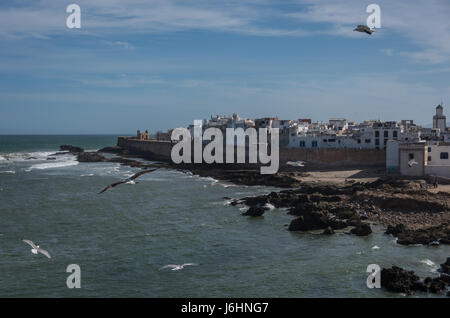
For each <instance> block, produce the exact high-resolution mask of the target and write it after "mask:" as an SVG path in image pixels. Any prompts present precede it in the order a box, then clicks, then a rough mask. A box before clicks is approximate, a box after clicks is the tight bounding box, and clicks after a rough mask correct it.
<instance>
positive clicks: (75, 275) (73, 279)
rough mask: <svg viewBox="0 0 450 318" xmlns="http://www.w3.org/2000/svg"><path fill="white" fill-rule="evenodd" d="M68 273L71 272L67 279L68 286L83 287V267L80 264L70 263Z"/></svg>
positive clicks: (71, 287)
mask: <svg viewBox="0 0 450 318" xmlns="http://www.w3.org/2000/svg"><path fill="white" fill-rule="evenodd" d="M66 272H67V273H71V274H70V275H69V276H68V277H67V280H66V285H67V288H70V289H73V288H81V268H80V265H78V264H70V265H69V266H67V268H66Z"/></svg>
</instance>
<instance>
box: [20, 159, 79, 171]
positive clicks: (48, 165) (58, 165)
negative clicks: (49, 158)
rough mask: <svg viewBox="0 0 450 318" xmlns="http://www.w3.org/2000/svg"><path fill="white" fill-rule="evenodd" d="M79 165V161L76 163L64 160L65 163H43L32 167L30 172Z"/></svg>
mask: <svg viewBox="0 0 450 318" xmlns="http://www.w3.org/2000/svg"><path fill="white" fill-rule="evenodd" d="M77 164H78V161H75V160H64V161H58V162H52V163H41V164H36V165H32V166H31V167H30V169H29V170H34V169H36V170H46V169H53V168H64V167H70V166H76V165H77ZM27 171H28V170H27Z"/></svg>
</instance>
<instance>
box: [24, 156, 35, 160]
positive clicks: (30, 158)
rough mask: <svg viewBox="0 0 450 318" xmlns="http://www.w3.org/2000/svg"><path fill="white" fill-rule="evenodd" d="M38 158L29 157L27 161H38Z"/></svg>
mask: <svg viewBox="0 0 450 318" xmlns="http://www.w3.org/2000/svg"><path fill="white" fill-rule="evenodd" d="M36 159H37V158H36V157H28V158H27V159H26V160H36Z"/></svg>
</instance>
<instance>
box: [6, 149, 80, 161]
mask: <svg viewBox="0 0 450 318" xmlns="http://www.w3.org/2000/svg"><path fill="white" fill-rule="evenodd" d="M54 153H55V152H54V151H35V152H13V153H9V154H8V155H7V158H8V160H9V161H11V162H23V161H38V160H47V158H48V156H50V155H52V154H54ZM71 156H72V155H71ZM3 158H5V157H3Z"/></svg>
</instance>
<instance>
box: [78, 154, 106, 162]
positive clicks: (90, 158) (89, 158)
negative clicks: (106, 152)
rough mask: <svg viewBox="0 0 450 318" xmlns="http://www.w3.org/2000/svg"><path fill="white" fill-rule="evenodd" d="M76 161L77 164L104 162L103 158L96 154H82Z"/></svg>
mask: <svg viewBox="0 0 450 318" xmlns="http://www.w3.org/2000/svg"><path fill="white" fill-rule="evenodd" d="M77 160H78V161H79V162H102V161H105V157H103V156H102V155H100V154H99V153H97V152H82V153H80V154H79V155H78V158H77Z"/></svg>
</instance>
